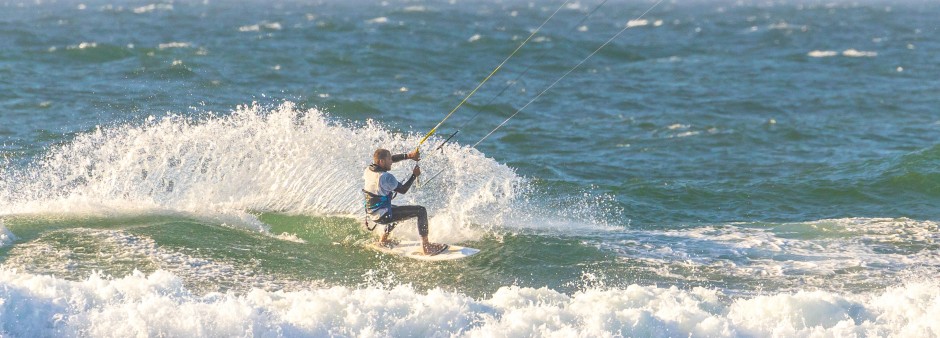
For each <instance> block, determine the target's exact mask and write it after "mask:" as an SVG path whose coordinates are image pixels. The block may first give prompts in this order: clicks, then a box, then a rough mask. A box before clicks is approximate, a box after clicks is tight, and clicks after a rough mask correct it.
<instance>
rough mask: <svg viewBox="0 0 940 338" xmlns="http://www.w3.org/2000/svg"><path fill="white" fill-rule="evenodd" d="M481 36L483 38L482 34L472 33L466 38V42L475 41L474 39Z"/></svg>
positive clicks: (478, 38) (476, 39)
mask: <svg viewBox="0 0 940 338" xmlns="http://www.w3.org/2000/svg"><path fill="white" fill-rule="evenodd" d="M481 38H483V36H482V35H480V34H473V36H471V37H470V38H469V39H467V42H476V41H478V40H480V39H481Z"/></svg>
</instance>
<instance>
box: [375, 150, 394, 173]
mask: <svg viewBox="0 0 940 338" xmlns="http://www.w3.org/2000/svg"><path fill="white" fill-rule="evenodd" d="M372 163H374V164H376V165H378V166H379V167H381V168H382V169H385V170H391V169H392V152H390V151H388V149H382V148H379V149H376V150H375V152H374V153H372Z"/></svg>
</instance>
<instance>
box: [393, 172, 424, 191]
mask: <svg viewBox="0 0 940 338" xmlns="http://www.w3.org/2000/svg"><path fill="white" fill-rule="evenodd" d="M416 177H418V176H415V175H411V177H409V178H408V182H405V184H399V185H398V188H395V192H397V193H399V194H404V193H407V192H408V189H411V185H412V184H414V183H415V178H416Z"/></svg>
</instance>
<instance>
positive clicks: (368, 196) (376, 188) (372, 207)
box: [362, 148, 448, 255]
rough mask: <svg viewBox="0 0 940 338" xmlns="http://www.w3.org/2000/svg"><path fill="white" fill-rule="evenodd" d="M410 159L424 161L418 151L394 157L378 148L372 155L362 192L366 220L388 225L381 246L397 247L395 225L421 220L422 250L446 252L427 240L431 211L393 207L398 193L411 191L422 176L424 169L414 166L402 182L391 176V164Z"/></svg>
mask: <svg viewBox="0 0 940 338" xmlns="http://www.w3.org/2000/svg"><path fill="white" fill-rule="evenodd" d="M406 159H410V160H413V161H419V160H421V154H420V153H419V152H418V150H415V151H412V152H410V153H407V154H396V155H392V153H391V152H389V151H388V150H386V149H382V148H379V149H376V150H375V152H374V153H373V154H372V164H371V165H369V167H368V168H366V170H365V172H364V173H363V174H362V178H363V180H364V181H365V184H364V186H363V189H362V192H363V193H365V207H366V213H367V214H368V216H367V220H371V221H372V222H375V223H378V224H383V225H385V232H384V233H383V234H382V237H381V238H380V239H379V245H382V246H385V247H394V246H395V244H397V243H396V242H395V241H393V240H390V239H389V235H390V234H391V232H392V230H393V229H394V228H395V223H396V222H399V221H404V220H408V219H411V218H417V219H418V234H419V235H421V244H422V245H421V247H422V249H423V250H424V254H426V255H436V254H439V253H441V252H443V251H445V250H447V247H448V246H447V244H437V243H431V242H429V241H428V212H427V209H425V208H424V207H423V206H420V205H392V199H393V198H395V196H396V195H397V194H404V193H407V192H408V189H411V185H412V184H414V182H415V179H416V178H417V177H418V176H420V175H421V168H420V167H418V166H417V165H415V167H414V169H413V170H412V174H411V177H409V178H408V180H407V181H405V183H401V182H399V181H398V179H396V178H395V176H394V175H392V174H391V173H390V172H389V170H392V163H395V162H399V161H403V160H406Z"/></svg>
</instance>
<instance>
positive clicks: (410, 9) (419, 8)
mask: <svg viewBox="0 0 940 338" xmlns="http://www.w3.org/2000/svg"><path fill="white" fill-rule="evenodd" d="M403 10H404V11H405V12H409V13H420V12H427V11H428V8H427V7H425V6H407V7H405V8H404V9H403Z"/></svg>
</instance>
